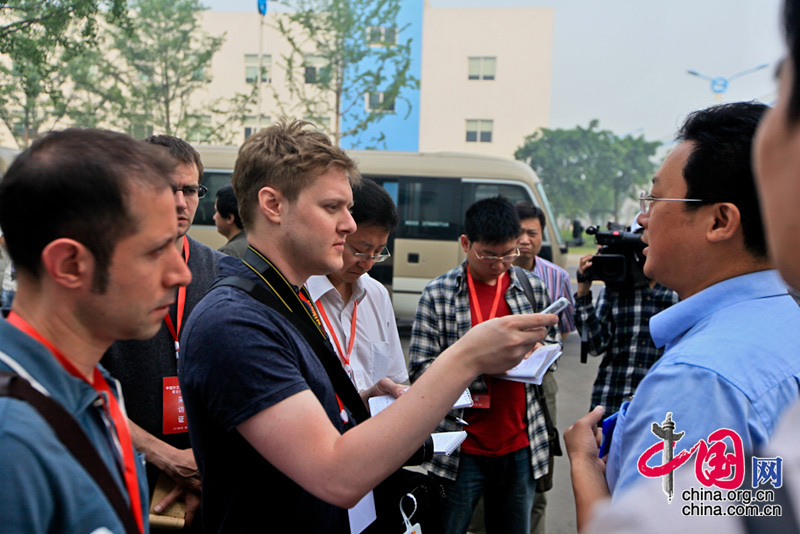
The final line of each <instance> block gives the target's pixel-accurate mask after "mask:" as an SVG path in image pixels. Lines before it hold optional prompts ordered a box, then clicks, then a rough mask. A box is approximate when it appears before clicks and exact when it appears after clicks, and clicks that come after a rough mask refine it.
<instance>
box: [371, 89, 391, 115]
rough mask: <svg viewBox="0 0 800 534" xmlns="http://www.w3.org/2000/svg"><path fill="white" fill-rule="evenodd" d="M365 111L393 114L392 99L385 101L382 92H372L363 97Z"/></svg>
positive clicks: (384, 95)
mask: <svg viewBox="0 0 800 534" xmlns="http://www.w3.org/2000/svg"><path fill="white" fill-rule="evenodd" d="M364 100H365V102H366V109H367V111H386V112H394V99H391V100H389V101H387V100H386V94H385V93H384V92H383V91H373V92H371V93H366V94H365V95H364Z"/></svg>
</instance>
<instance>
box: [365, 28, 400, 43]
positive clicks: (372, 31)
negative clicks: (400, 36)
mask: <svg viewBox="0 0 800 534" xmlns="http://www.w3.org/2000/svg"><path fill="white" fill-rule="evenodd" d="M367 43H369V45H370V46H391V45H396V44H397V27H396V26H370V27H368V28H367Z"/></svg>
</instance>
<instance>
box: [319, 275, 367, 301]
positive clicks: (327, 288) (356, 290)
mask: <svg viewBox="0 0 800 534" xmlns="http://www.w3.org/2000/svg"><path fill="white" fill-rule="evenodd" d="M366 276H369V273H364V274H363V275H361V276H359V277H358V279H357V280H356V281H355V282H353V296H352V297H351V299H352V298H353V297H355V299H356V302H358V303H359V304H361V301H362V300H364V297H365V296H366V295H367V288H366V285H365V284H364V277H366ZM306 288H307V289H308V292H309V294H310V295H311V298H312V299H313V300H314V302H316V301H317V300H319V299H320V298H322V297H323V296H325V295H327V294H328V293H330V292H331V291H333V293H332V294H331V295H332V298H337V297H338V298H339V300H341V299H342V297H341V295H339V292H338V291H337V290H336V288H335V287H333V284H332V283H331V281H330V280H329V279H328V277H327V276H325V275H317V276H311V277H309V278H308V280H307V281H306Z"/></svg>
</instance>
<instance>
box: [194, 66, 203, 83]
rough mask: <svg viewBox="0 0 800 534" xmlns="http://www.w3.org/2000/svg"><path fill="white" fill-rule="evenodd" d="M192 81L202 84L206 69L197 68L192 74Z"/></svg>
mask: <svg viewBox="0 0 800 534" xmlns="http://www.w3.org/2000/svg"><path fill="white" fill-rule="evenodd" d="M192 81H193V82H204V81H206V69H204V68H203V67H197V68H196V69H194V71H193V72H192Z"/></svg>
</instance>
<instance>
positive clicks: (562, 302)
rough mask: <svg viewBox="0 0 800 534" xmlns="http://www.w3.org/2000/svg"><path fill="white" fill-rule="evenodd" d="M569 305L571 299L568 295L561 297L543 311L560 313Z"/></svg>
mask: <svg viewBox="0 0 800 534" xmlns="http://www.w3.org/2000/svg"><path fill="white" fill-rule="evenodd" d="M568 307H569V300H568V299H567V298H566V297H561V298H560V299H558V300H557V301H555V302H554V303H552V304H551V305H550V306H548V307H547V308H545V309H544V310H542V312H541V313H554V314H556V315H558V314H559V313H561V312H562V311H564V310H566V309H567V308H568Z"/></svg>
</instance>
